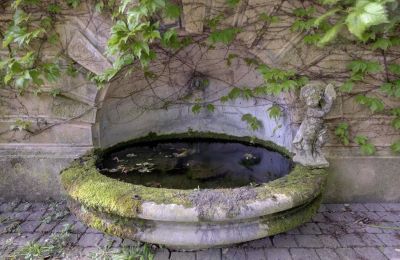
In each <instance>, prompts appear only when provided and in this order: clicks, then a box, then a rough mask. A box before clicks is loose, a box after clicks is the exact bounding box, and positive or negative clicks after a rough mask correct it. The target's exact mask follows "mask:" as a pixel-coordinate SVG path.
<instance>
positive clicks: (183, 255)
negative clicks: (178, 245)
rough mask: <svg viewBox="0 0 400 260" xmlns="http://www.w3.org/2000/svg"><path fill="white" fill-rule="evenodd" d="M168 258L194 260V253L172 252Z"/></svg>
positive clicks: (171, 259) (172, 259)
mask: <svg viewBox="0 0 400 260" xmlns="http://www.w3.org/2000/svg"><path fill="white" fill-rule="evenodd" d="M170 260H196V253H193V252H172V253H171V257H170Z"/></svg>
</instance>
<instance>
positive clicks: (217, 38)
mask: <svg viewBox="0 0 400 260" xmlns="http://www.w3.org/2000/svg"><path fill="white" fill-rule="evenodd" d="M240 31H241V30H240V29H239V28H227V29H223V30H218V31H214V32H211V33H210V36H209V37H208V39H209V40H210V41H211V42H212V43H223V44H226V45H228V44H230V43H232V42H233V40H235V38H236V35H237V34H238V33H239V32H240Z"/></svg>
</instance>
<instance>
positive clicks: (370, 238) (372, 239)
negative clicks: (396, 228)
mask: <svg viewBox="0 0 400 260" xmlns="http://www.w3.org/2000/svg"><path fill="white" fill-rule="evenodd" d="M360 236H361V239H362V240H363V241H364V243H365V245H367V246H384V245H385V244H384V243H383V242H382V241H381V240H379V238H378V237H377V236H376V235H375V234H367V233H364V234H360Z"/></svg>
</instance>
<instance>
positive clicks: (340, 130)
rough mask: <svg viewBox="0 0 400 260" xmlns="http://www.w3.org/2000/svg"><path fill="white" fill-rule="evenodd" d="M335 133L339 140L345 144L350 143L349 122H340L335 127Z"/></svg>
mask: <svg viewBox="0 0 400 260" xmlns="http://www.w3.org/2000/svg"><path fill="white" fill-rule="evenodd" d="M335 135H336V136H337V137H339V140H340V141H341V142H342V144H344V145H349V143H350V137H349V136H350V134H349V125H348V124H347V123H340V124H339V125H338V126H337V127H336V129H335Z"/></svg>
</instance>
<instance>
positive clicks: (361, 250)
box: [354, 247, 386, 260]
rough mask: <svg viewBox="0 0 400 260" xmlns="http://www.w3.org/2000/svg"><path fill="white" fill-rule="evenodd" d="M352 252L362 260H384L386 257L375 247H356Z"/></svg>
mask: <svg viewBox="0 0 400 260" xmlns="http://www.w3.org/2000/svg"><path fill="white" fill-rule="evenodd" d="M354 251H356V253H357V254H358V255H359V256H361V257H362V259H374V260H386V257H385V256H384V255H383V254H382V253H381V252H380V251H379V250H378V249H376V248H375V247H356V248H354Z"/></svg>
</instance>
